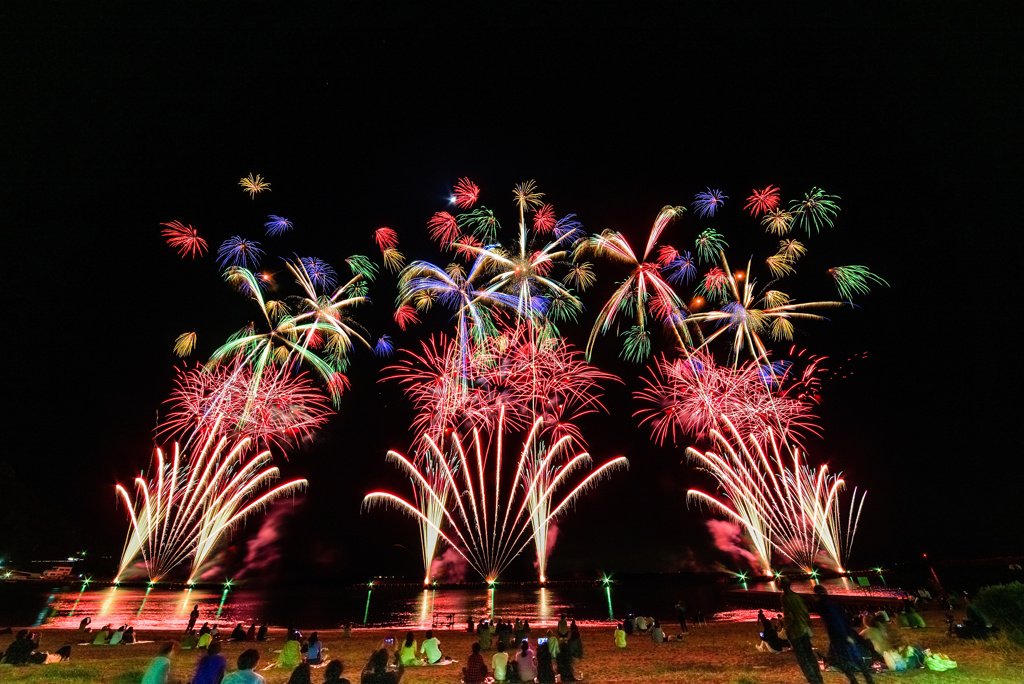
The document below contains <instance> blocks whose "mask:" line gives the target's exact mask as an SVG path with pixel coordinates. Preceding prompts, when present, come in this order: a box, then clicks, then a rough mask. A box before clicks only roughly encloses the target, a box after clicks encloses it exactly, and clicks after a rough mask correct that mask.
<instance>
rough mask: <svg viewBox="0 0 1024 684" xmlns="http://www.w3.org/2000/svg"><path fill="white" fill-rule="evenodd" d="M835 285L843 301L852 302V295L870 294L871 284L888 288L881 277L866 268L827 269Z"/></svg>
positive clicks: (854, 266)
mask: <svg viewBox="0 0 1024 684" xmlns="http://www.w3.org/2000/svg"><path fill="white" fill-rule="evenodd" d="M828 272H829V273H830V274H831V275H832V279H833V280H834V281H835V283H836V289H837V290H838V291H839V295H840V296H841V297H842V298H843V300H844V301H847V302H851V301H853V295H854V294H861V295H866V294H868V293H869V292H871V283H878V284H879V285H885V286H886V287H889V283H887V282H885V280H883V279H882V278H881V277H879V276H877V275H875V274H874V273H872V272H871V271H869V270H868V267H867V266H858V265H853V266H834V267H832V268H830V269H828Z"/></svg>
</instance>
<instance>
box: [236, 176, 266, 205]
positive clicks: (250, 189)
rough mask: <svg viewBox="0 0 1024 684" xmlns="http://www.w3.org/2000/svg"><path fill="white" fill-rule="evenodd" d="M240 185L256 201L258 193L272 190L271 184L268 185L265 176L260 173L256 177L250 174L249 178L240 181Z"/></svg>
mask: <svg viewBox="0 0 1024 684" xmlns="http://www.w3.org/2000/svg"><path fill="white" fill-rule="evenodd" d="M238 185H240V186H241V187H242V189H243V190H245V191H246V192H247V193H249V197H251V198H252V199H256V194H257V193H260V192H263V191H264V190H267V191H269V190H270V183H268V182H267V181H266V180H265V179H264V178H263V176H261V175H260V174H258V173H257V174H256V176H255V177H253V175H252V174H251V173H250V174H249V175H248V176H247V177H245V178H242V179H240V180H239V181H238Z"/></svg>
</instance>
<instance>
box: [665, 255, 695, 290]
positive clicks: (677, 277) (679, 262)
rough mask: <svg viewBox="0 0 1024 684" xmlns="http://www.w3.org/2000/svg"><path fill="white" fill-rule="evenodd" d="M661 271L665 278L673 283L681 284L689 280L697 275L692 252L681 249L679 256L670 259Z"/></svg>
mask: <svg viewBox="0 0 1024 684" xmlns="http://www.w3.org/2000/svg"><path fill="white" fill-rule="evenodd" d="M661 272H662V273H664V274H665V280H667V281H668V282H670V283H672V284H673V285H683V284H685V283H688V282H690V281H691V280H693V277H694V276H695V275H697V265H696V264H695V263H694V260H693V254H691V253H690V252H688V251H683V252H682V253H681V254H680V255H679V256H677V257H676V258H675V259H673V260H672V261H670V262H669V263H668V266H666V267H665V268H663V269H662V271H661Z"/></svg>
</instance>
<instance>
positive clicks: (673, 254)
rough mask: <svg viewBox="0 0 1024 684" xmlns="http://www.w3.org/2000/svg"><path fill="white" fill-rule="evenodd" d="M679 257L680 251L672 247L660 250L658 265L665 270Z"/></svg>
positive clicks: (664, 247)
mask: <svg viewBox="0 0 1024 684" xmlns="http://www.w3.org/2000/svg"><path fill="white" fill-rule="evenodd" d="M678 257H679V250H678V249H676V248H675V247H673V246H672V245H664V246H662V247H659V248H658V265H659V266H661V267H662V268H665V267H666V266H668V265H669V264H671V263H672V262H673V261H675V260H676V259H677V258H678Z"/></svg>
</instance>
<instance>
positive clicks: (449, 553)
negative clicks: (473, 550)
mask: <svg viewBox="0 0 1024 684" xmlns="http://www.w3.org/2000/svg"><path fill="white" fill-rule="evenodd" d="M468 571H469V563H467V562H466V559H465V558H463V557H462V556H460V555H459V552H458V551H456V550H455V549H451V548H449V549H447V550H445V552H444V553H442V554H441V555H440V556H438V557H437V558H435V559H434V560H433V561H431V563H430V576H431V577H433V578H434V579H435V580H437V581H438V582H462V581H463V580H465V579H466V573H467V572H468Z"/></svg>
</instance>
